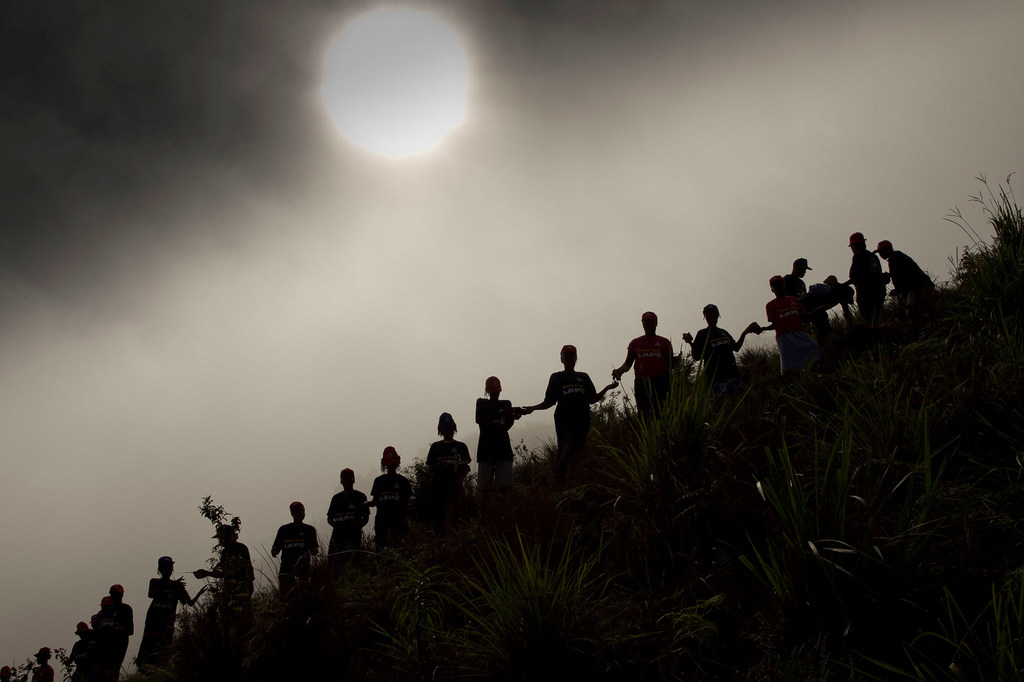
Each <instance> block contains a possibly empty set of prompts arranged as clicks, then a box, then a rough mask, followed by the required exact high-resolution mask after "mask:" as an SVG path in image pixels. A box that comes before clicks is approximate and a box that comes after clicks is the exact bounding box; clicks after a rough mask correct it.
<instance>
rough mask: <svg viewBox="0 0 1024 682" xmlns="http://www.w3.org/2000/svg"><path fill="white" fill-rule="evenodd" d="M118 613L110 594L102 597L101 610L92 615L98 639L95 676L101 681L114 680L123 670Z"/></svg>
mask: <svg viewBox="0 0 1024 682" xmlns="http://www.w3.org/2000/svg"><path fill="white" fill-rule="evenodd" d="M119 628H120V624H119V623H118V622H117V613H116V612H115V611H114V599H113V598H112V597H111V596H110V595H106V596H104V597H103V598H102V599H100V610H99V612H98V613H97V614H96V615H94V616H93V617H92V629H93V631H94V632H95V640H96V647H95V653H96V661H95V666H94V668H93V671H94V677H95V679H96V680H98V681H99V682H113V681H115V680H117V676H118V674H119V673H120V671H121V668H120V663H119V662H118V652H119V650H120V645H119V641H118V640H119V638H118V636H117V631H118V629H119Z"/></svg>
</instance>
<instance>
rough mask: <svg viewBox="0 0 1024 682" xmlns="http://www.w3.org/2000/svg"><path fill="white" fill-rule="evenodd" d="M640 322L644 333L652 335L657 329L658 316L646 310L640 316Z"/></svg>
mask: <svg viewBox="0 0 1024 682" xmlns="http://www.w3.org/2000/svg"><path fill="white" fill-rule="evenodd" d="M640 324H641V325H643V328H644V334H646V335H647V336H654V333H655V332H656V331H657V330H658V316H657V315H655V314H654V313H652V312H651V311H650V310H648V311H647V312H646V313H644V314H643V315H641V316H640Z"/></svg>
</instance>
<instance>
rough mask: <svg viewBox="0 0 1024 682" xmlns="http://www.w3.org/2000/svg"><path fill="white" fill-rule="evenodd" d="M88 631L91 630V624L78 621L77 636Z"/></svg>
mask: <svg viewBox="0 0 1024 682" xmlns="http://www.w3.org/2000/svg"><path fill="white" fill-rule="evenodd" d="M88 629H89V624H88V623H86V622H85V621H84V620H80V621H78V625H76V626H75V634H78V633H79V632H85V631H87V630H88Z"/></svg>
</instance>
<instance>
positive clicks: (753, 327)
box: [732, 322, 761, 353]
mask: <svg viewBox="0 0 1024 682" xmlns="http://www.w3.org/2000/svg"><path fill="white" fill-rule="evenodd" d="M760 329H761V325H759V324H758V323H757V322H751V323H750V324H748V325H747V328H746V329H744V330H743V333H742V334H740V338H739V339H738V340H737V341H736V343H734V344H733V345H732V352H733V353H739V352H740V348H743V339H745V338H747V334H750V333H754V334H760V331H759V330H760Z"/></svg>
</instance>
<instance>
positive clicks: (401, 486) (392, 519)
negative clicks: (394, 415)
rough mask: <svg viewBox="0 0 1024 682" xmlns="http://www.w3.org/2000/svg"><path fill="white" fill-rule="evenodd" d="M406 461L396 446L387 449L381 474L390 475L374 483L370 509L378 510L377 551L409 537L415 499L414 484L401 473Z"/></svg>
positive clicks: (381, 476)
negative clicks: (399, 468) (410, 504)
mask: <svg viewBox="0 0 1024 682" xmlns="http://www.w3.org/2000/svg"><path fill="white" fill-rule="evenodd" d="M401 463H402V458H401V457H400V456H399V455H398V450H395V448H393V447H392V446H390V445H389V446H387V447H386V448H384V453H383V454H382V455H381V458H380V470H381V471H382V472H386V473H383V474H381V475H380V476H378V477H377V478H375V479H373V486H372V487H371V488H370V501H369V502H367V503H366V506H368V507H376V508H377V515H376V516H375V517H374V519H373V541H374V544H375V545H376V546H377V551H378V552H379V551H383V550H385V549H387V548H388V547H394V546H395V545H397V544H399V543H401V542H402V540H404V539H405V536H406V535H407V534H408V533H409V500H411V499H412V484H411V483H410V482H409V479H407V478H406V477H405V476H403V475H401V474H400V473H398V466H399V465H400V464H401Z"/></svg>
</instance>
